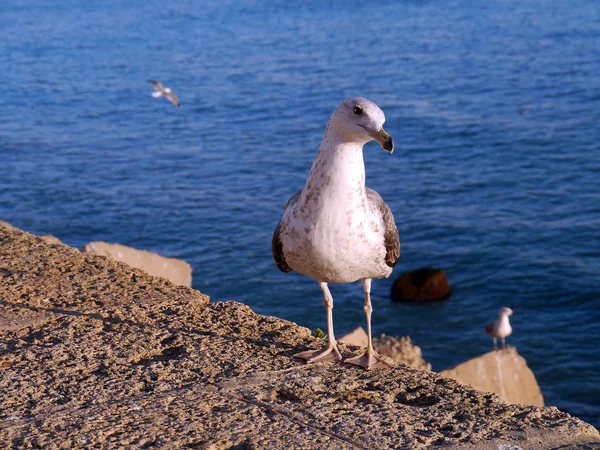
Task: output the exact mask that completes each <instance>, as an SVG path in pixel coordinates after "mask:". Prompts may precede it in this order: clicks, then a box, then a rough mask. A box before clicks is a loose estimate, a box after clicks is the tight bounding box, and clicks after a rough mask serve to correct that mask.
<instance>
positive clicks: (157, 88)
mask: <svg viewBox="0 0 600 450" xmlns="http://www.w3.org/2000/svg"><path fill="white" fill-rule="evenodd" d="M148 83H150V84H152V85H154V92H153V93H152V97H154V98H158V97H165V98H166V99H167V100H169V101H170V102H171V103H173V104H174V105H175V106H177V107H178V108H179V107H180V106H181V104H180V103H179V99H178V98H177V96H176V95H175V94H173V91H171V88H166V87H164V86H163V85H162V83H161V82H160V81H156V80H148Z"/></svg>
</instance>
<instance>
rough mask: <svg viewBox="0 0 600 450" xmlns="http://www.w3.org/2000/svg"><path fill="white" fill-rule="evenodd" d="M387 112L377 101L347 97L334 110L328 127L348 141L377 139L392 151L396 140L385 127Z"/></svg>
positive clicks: (361, 142)
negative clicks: (384, 112)
mask: <svg viewBox="0 0 600 450" xmlns="http://www.w3.org/2000/svg"><path fill="white" fill-rule="evenodd" d="M384 122H385V114H383V111H382V110H381V108H379V106H377V105H376V104H375V103H373V102H371V101H369V100H367V99H366V98H362V97H354V98H347V99H346V100H344V101H343V102H342V103H341V104H340V105H339V106H338V107H337V108H336V110H335V111H334V112H333V115H332V116H331V119H330V120H329V125H328V128H332V129H334V130H335V133H336V134H337V135H338V136H339V137H340V138H342V139H344V140H345V141H347V142H357V143H360V144H366V143H367V142H369V141H372V140H375V141H377V142H378V143H379V144H380V145H381V146H382V147H383V148H384V149H386V150H387V151H388V152H390V153H392V152H393V151H394V140H393V139H392V137H391V136H390V135H389V134H388V133H387V132H386V131H385V130H384V129H383V123H384Z"/></svg>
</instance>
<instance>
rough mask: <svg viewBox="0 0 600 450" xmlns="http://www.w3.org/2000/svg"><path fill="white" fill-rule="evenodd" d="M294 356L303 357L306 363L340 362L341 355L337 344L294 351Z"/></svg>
mask: <svg viewBox="0 0 600 450" xmlns="http://www.w3.org/2000/svg"><path fill="white" fill-rule="evenodd" d="M294 358H300V359H305V360H306V362H307V363H308V364H311V363H316V362H340V361H341V360H342V355H341V354H340V351H339V350H338V348H337V346H330V347H327V348H326V349H325V350H307V351H305V352H300V353H296V354H295V355H294Z"/></svg>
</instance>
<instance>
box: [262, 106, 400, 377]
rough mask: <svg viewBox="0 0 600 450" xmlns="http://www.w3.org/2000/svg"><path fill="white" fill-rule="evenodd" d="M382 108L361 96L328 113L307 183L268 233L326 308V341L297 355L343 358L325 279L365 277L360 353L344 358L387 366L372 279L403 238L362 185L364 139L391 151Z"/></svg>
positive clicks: (278, 258)
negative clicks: (375, 321)
mask: <svg viewBox="0 0 600 450" xmlns="http://www.w3.org/2000/svg"><path fill="white" fill-rule="evenodd" d="M384 122H385V116H384V114H383V111H382V110H381V109H379V107H378V106H377V105H376V104H375V103H373V102H370V101H369V100H367V99H364V98H360V97H357V98H349V99H346V100H344V101H343V102H342V103H341V104H340V105H339V106H338V107H337V108H336V110H335V111H334V112H333V115H332V116H331V118H330V119H329V123H328V124H327V128H326V129H325V135H324V136H323V140H322V141H321V147H320V148H319V152H318V153H317V156H316V158H315V161H314V162H313V165H312V168H311V170H310V173H309V175H308V179H307V180H306V185H305V186H304V189H302V190H301V191H299V192H296V194H294V195H293V196H292V197H291V198H290V199H289V200H288V202H287V204H286V205H285V210H284V212H283V218H282V219H281V221H280V222H279V224H278V225H277V228H276V229H275V233H274V234H273V241H272V251H273V258H274V259H275V263H276V264H277V267H278V268H279V269H280V270H281V271H283V272H290V271H292V270H295V271H296V272H298V273H301V274H303V275H306V276H308V277H311V278H313V279H315V280H316V281H317V282H318V283H319V286H320V287H321V290H322V291H323V296H324V304H325V309H326V310H327V338H328V345H327V347H326V348H325V349H324V350H316V351H315V350H308V351H305V352H301V353H298V354H297V355H295V356H296V357H298V358H302V359H305V360H306V361H308V362H309V363H313V362H317V361H336V362H339V361H341V360H342V355H341V354H340V352H339V350H338V346H337V343H336V340H335V337H334V333H333V298H332V296H331V293H330V292H329V287H328V286H327V284H328V283H352V282H354V281H357V280H361V281H362V285H363V289H364V293H365V299H364V308H363V311H364V313H365V316H366V319H367V334H368V344H367V348H366V350H365V352H364V353H363V354H362V355H361V356H358V357H355V358H350V359H347V360H345V362H347V363H350V364H356V365H358V366H362V367H364V368H366V369H370V368H373V367H385V368H389V367H391V366H390V365H389V364H388V363H387V362H385V361H384V360H383V359H382V358H381V357H380V356H379V355H378V354H377V353H376V352H375V351H374V350H373V343H372V341H371V313H372V311H373V308H372V306H371V279H372V278H383V277H388V276H389V275H390V274H391V273H392V269H393V267H394V266H395V265H396V263H397V262H398V259H399V258H400V238H399V236H398V229H397V228H396V224H395V222H394V217H393V216H392V212H391V211H390V208H389V207H388V206H387V205H386V204H385V203H384V201H383V199H382V198H381V196H380V195H379V194H378V193H377V192H375V191H374V190H372V189H369V188H367V187H366V186H365V164H364V161H363V145H365V144H366V143H367V142H369V141H372V140H376V141H377V142H378V143H379V144H380V145H381V146H382V147H383V148H384V149H385V150H387V151H388V152H390V153H392V152H393V151H394V143H393V140H392V137H391V136H390V135H389V134H388V133H386V132H385V130H384V129H383V127H382V125H383V123H384Z"/></svg>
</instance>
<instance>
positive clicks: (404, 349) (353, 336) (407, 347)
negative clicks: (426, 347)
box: [337, 327, 431, 370]
mask: <svg viewBox="0 0 600 450" xmlns="http://www.w3.org/2000/svg"><path fill="white" fill-rule="evenodd" d="M368 340H369V337H368V336H367V332H366V331H365V330H364V329H363V328H362V327H358V328H356V329H355V330H354V331H352V332H351V333H348V334H347V335H345V336H343V337H341V338H340V339H338V340H337V341H338V342H339V343H342V344H346V345H355V346H357V347H361V348H364V347H366V346H367V342H368ZM373 348H374V349H375V351H376V352H377V353H379V354H380V355H382V356H387V357H388V358H391V359H393V360H394V362H395V363H397V364H406V365H408V366H411V367H414V368H415V369H422V370H431V364H429V363H428V362H426V361H425V360H424V359H423V355H422V353H421V349H420V348H419V347H417V346H416V345H413V344H412V342H411V341H410V337H408V336H403V337H400V338H395V337H392V336H386V335H385V334H382V335H381V336H380V337H378V338H377V337H374V338H373Z"/></svg>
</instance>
